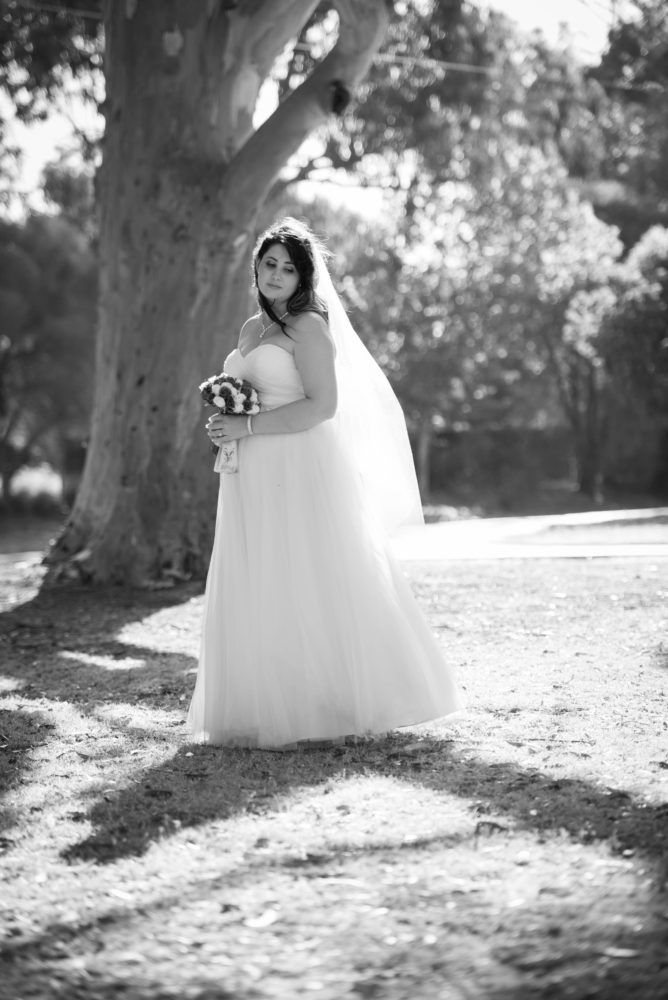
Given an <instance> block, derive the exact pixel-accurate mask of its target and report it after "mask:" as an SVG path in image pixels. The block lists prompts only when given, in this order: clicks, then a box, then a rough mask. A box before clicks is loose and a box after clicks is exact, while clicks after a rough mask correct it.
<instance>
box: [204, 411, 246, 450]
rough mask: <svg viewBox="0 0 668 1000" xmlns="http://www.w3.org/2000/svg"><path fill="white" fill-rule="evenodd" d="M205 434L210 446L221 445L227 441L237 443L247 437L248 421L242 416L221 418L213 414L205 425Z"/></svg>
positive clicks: (217, 414) (232, 415)
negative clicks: (207, 436)
mask: <svg viewBox="0 0 668 1000" xmlns="http://www.w3.org/2000/svg"><path fill="white" fill-rule="evenodd" d="M206 432H207V434H208V435H209V439H210V441H211V443H212V444H216V445H221V444H226V443H227V442H228V441H238V440H239V438H243V437H247V436H248V420H247V417H246V416H245V415H244V414H241V415H237V414H230V415H229V416H223V415H222V414H220V413H214V414H213V416H211V417H209V419H208V421H207V424H206Z"/></svg>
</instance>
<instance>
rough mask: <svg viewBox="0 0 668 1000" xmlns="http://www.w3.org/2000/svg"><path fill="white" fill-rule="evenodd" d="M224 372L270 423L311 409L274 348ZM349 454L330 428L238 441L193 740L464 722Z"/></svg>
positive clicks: (283, 353) (259, 740)
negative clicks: (266, 412)
mask: <svg viewBox="0 0 668 1000" xmlns="http://www.w3.org/2000/svg"><path fill="white" fill-rule="evenodd" d="M224 370H225V371H226V372H228V373H229V374H231V375H235V376H237V377H242V378H245V379H247V380H248V381H249V382H251V384H252V385H254V386H255V388H256V389H257V390H258V393H259V396H260V400H261V405H262V407H263V409H271V408H274V407H277V406H282V405H284V404H286V403H290V402H292V401H294V400H297V399H302V398H303V397H304V390H303V387H302V383H301V379H300V376H299V372H298V370H297V367H296V365H295V362H294V359H293V357H292V355H291V354H290V353H289V352H288V351H287V350H285V349H284V348H282V347H280V346H279V345H278V344H273V343H263V344H260V345H259V346H258V347H256V348H255V349H254V350H252V351H250V352H249V353H248V354H247V355H242V354H241V352H240V351H239V349H238V348H237V349H235V350H234V351H232V353H231V354H230V355H229V356H228V357H227V359H226V361H225V365H224ZM404 433H405V425H404ZM348 443H350V445H351V447H352V442H351V440H350V438H348V439H346V435H345V434H342V433H341V426H339V425H337V421H336V420H327V421H324V422H323V423H320V424H318V425H317V426H316V427H313V428H312V429H311V430H307V431H303V432H300V433H291V434H267V435H261V434H257V435H254V436H252V437H245V438H242V439H241V440H240V441H239V452H238V459H239V471H238V472H237V473H234V474H223V475H221V476H220V492H219V499H218V513H217V520H216V533H215V541H214V546H213V553H212V556H211V564H210V568H209V574H208V578H207V585H206V594H205V600H204V621H203V629H202V640H201V651H200V662H199V671H198V675H197V683H196V687H195V692H194V695H193V699H192V703H191V706H190V711H189V716H188V725H189V729H190V731H191V732H192V733H193V734H194V737H195V738H196V739H200V740H208V741H210V742H212V743H221V744H227V745H236V746H250V747H253V746H259V747H281V746H285V745H286V744H288V745H289V744H294V743H296V742H298V741H302V740H311V739H313V740H325V739H337V738H342V737H345V736H349V735H357V736H361V735H367V734H373V733H382V732H386V731H388V730H391V729H394V728H397V727H401V726H409V725H413V724H416V723H419V722H423V721H427V720H430V719H435V718H439V717H441V716H444V715H447V714H449V713H451V712H453V711H455V710H457V709H458V708H459V707H460V706H461V700H460V695H459V692H458V690H457V687H456V684H455V681H454V679H453V676H452V673H451V671H450V669H449V667H448V666H447V665H446V663H445V662H444V660H443V656H442V652H441V649H440V647H439V645H438V643H437V641H436V639H435V637H434V636H433V634H432V632H431V631H430V628H429V626H428V624H427V622H426V620H425V618H424V617H423V615H422V613H421V611H420V610H419V608H418V606H417V603H416V601H415V599H414V597H413V594H412V592H411V589H410V586H409V583H408V581H407V579H406V577H405V576H404V574H403V572H402V571H401V569H400V568H399V566H398V564H397V563H396V561H395V559H394V558H393V556H392V554H391V551H390V548H389V540H388V535H387V533H386V526H385V525H384V524H383V523H382V518H381V517H379V514H378V510H377V507H376V506H375V505H374V503H373V491H370V490H369V489H368V488H367V487H368V484H367V483H366V482H365V477H364V473H363V472H362V471H361V470H360V466H359V465H357V464H355V462H354V461H353V459H352V457H351V447H348V446H347V444H348Z"/></svg>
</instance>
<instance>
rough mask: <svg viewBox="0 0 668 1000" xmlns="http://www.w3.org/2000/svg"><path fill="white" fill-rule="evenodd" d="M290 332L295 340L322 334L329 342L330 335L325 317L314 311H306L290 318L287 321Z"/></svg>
mask: <svg viewBox="0 0 668 1000" xmlns="http://www.w3.org/2000/svg"><path fill="white" fill-rule="evenodd" d="M289 324H290V332H291V333H293V334H294V336H295V337H296V339H297V340H299V339H300V338H301V337H308V336H310V335H312V334H314V333H321V334H324V335H325V336H326V337H327V339H328V340H331V334H330V332H329V324H328V323H327V320H326V319H325V317H324V316H323V315H322V314H321V313H319V312H316V311H315V310H310V309H309V310H308V311H305V312H300V313H297V314H296V315H295V316H291V317H290V319H289Z"/></svg>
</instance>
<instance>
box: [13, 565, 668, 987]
mask: <svg viewBox="0 0 668 1000" xmlns="http://www.w3.org/2000/svg"><path fill="white" fill-rule="evenodd" d="M20 550H21V546H19V547H18V549H17V551H20ZM405 569H406V572H407V573H408V575H409V577H410V580H411V582H412V585H413V587H414V590H415V593H416V596H417V598H418V600H419V602H420V604H421V606H422V608H423V610H424V612H425V613H426V614H427V616H428V618H429V620H430V622H431V625H432V627H433V628H434V630H435V631H436V633H437V634H438V636H439V640H440V642H441V645H442V647H443V652H444V655H445V656H446V657H447V659H448V660H449V662H450V663H451V664H452V665H453V666H454V668H455V669H456V671H457V674H458V677H459V679H460V681H461V684H462V686H463V687H464V688H465V691H466V696H467V699H468V708H467V710H466V712H465V713H462V714H461V715H459V716H457V717H454V718H452V719H450V720H444V721H441V722H439V723H438V724H432V725H425V726H422V727H417V728H415V729H412V730H409V731H402V732H398V733H394V734H392V735H390V736H389V737H388V738H386V739H383V740H378V741H376V742H372V743H368V744H363V745H358V746H345V747H337V748H334V749H328V750H312V749H311V750H300V751H297V752H290V753H284V754H278V753H271V752H265V751H242V750H228V749H224V748H220V747H207V746H201V745H196V744H192V743H190V742H189V741H188V736H187V733H186V732H185V726H184V718H185V713H186V709H187V705H188V699H189V696H190V693H191V691H192V688H193V684H194V672H195V667H196V656H197V641H198V627H199V621H200V614H201V607H202V595H201V586H200V585H196V584H188V585H185V586H182V587H179V588H175V589H173V590H170V591H154V592H147V591H124V590H102V589H98V590H87V589H84V588H74V587H67V588H61V589H57V590H41V591H40V590H39V583H40V579H41V574H42V570H41V569H40V567H39V565H38V563H37V562H36V561H35V560H34V559H23V558H18V559H16V560H13V561H12V560H11V559H8V561H7V562H6V563H5V565H4V566H3V568H2V579H1V582H0V600H1V601H2V608H3V613H2V615H0V627H1V628H2V635H1V637H0V641H1V644H2V667H1V669H0V686H1V688H2V690H1V695H2V699H1V701H0V706H1V707H2V713H1V714H0V734H1V736H2V740H1V741H0V747H1V749H0V766H1V767H2V775H3V800H2V829H1V830H0V847H1V848H2V855H1V857H0V861H1V863H2V877H3V883H4V887H3V896H2V911H3V912H2V917H1V919H2V923H3V925H4V926H3V931H4V944H3V945H2V948H1V951H0V998H1V1000H24V998H25V1000H28V998H39V1000H60V998H63V1000H79V998H81V1000H84V998H85V1000H109V998H112V997H113V998H115V997H124V998H128V1000H144V998H146V1000H148V998H151V1000H156V998H160V1000H162V998H179V1000H181V998H183V1000H188V998H197V1000H223V998H229V1000H231V998H238V1000H251V998H252V1000H268V998H286V1000H292V998H294V997H298V996H299V997H301V996H305V997H310V996H313V997H318V998H323V1000H342V998H347V997H350V998H351V1000H355V998H365V997H368V998H381V1000H432V998H433V1000H437V998H438V1000H460V998H466V1000H484V998H493V1000H529V998H534V997H536V998H537V997H545V998H551V1000H566V998H576V1000H584V998H601V1000H635V998H640V1000H659V998H665V997H666V996H667V995H668V788H667V787H666V778H667V777H668V721H667V717H666V693H667V688H668V631H667V615H666V608H667V607H668V604H667V598H668V560H665V559H661V558H658V559H656V560H653V559H651V558H647V557H646V558H638V559H635V558H630V557H629V558H620V559H591V558H587V559H573V558H570V559H542V558H533V559H530V560H523V559H503V560H485V559H478V560H461V561H457V560H454V561H449V562H437V561H434V562H428V563H427V562H425V563H416V562H412V563H406V564H405Z"/></svg>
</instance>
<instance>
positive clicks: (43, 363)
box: [0, 216, 97, 496]
mask: <svg viewBox="0 0 668 1000" xmlns="http://www.w3.org/2000/svg"><path fill="white" fill-rule="evenodd" d="M96 291H97V289H96V261H95V258H94V256H93V255H92V253H91V250H90V247H89V245H88V243H87V241H86V240H85V238H84V237H83V236H82V235H81V233H80V232H78V231H77V230H76V229H74V227H73V226H72V225H71V224H70V223H68V222H67V221H66V220H65V219H62V218H52V217H48V216H32V217H30V218H29V219H28V220H27V222H26V223H25V224H24V225H18V224H14V223H7V222H4V223H0V315H1V316H2V325H1V327H0V432H1V436H0V449H1V450H0V457H1V460H2V469H1V470H0V471H1V472H2V476H3V488H4V493H5V496H6V495H7V493H8V489H9V484H10V481H11V477H12V475H13V474H14V473H15V472H16V471H18V469H19V468H20V467H21V466H22V465H24V464H27V463H29V462H31V461H33V460H35V459H37V458H47V459H48V460H49V461H51V463H52V464H53V465H54V466H56V467H60V466H62V464H63V460H64V453H65V450H66V448H67V441H68V439H69V438H71V437H74V438H79V439H81V438H83V437H84V436H85V434H86V426H87V420H88V414H89V410H90V403H91V384H92V367H93V335H94V325H95V300H96Z"/></svg>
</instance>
